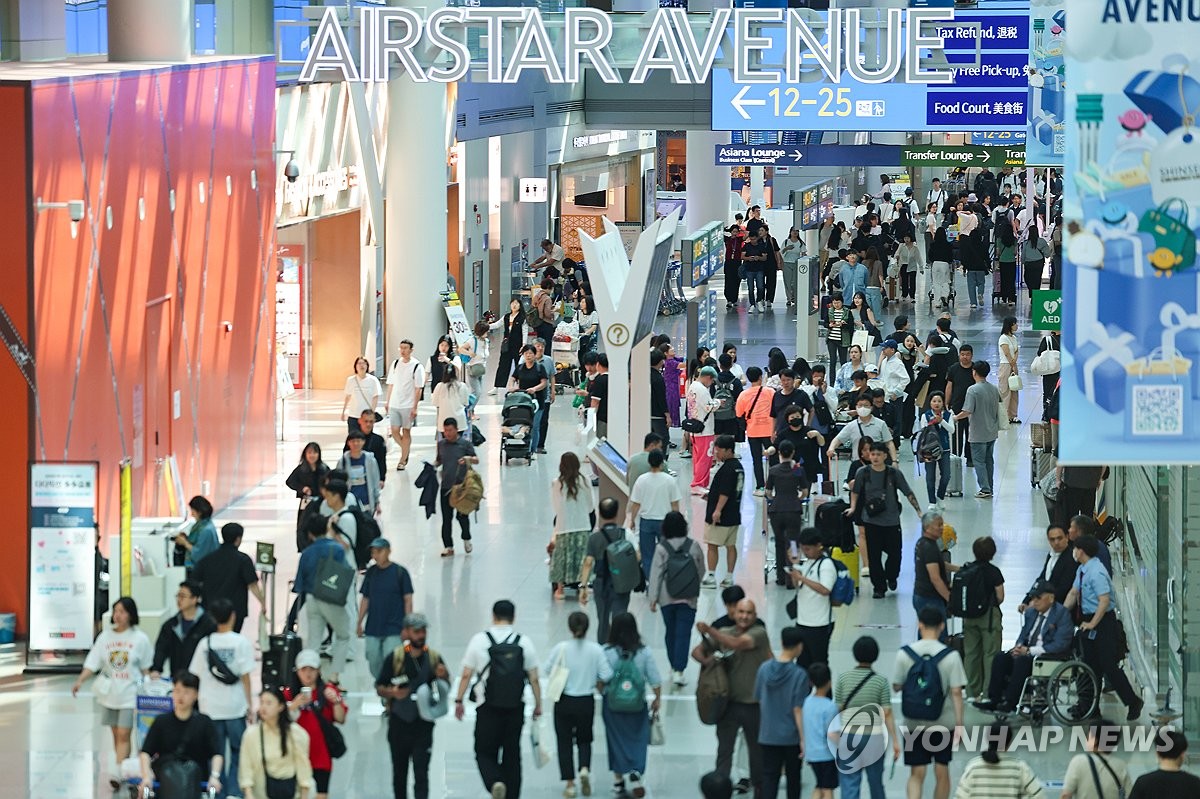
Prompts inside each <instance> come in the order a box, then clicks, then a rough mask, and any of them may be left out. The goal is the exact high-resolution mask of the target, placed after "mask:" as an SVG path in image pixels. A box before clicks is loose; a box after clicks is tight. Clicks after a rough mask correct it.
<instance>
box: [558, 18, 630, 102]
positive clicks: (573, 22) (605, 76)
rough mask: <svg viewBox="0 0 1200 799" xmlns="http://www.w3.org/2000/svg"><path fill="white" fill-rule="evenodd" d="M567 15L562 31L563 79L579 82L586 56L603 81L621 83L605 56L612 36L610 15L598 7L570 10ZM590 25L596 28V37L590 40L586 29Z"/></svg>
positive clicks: (619, 77) (568, 81) (569, 81)
mask: <svg viewBox="0 0 1200 799" xmlns="http://www.w3.org/2000/svg"><path fill="white" fill-rule="evenodd" d="M564 13H565V14H566V26H565V29H564V31H563V50H564V53H565V58H564V59H563V68H564V70H565V73H564V75H563V79H564V80H565V81H566V82H567V83H578V82H579V72H580V69H579V67H580V62H581V61H582V60H583V57H584V56H586V57H587V59H588V61H591V62H592V67H593V68H595V70H596V74H598V75H599V76H600V80H602V81H604V82H605V83H620V82H621V76H620V75H618V74H617V71H616V70H615V69H613V67H612V64H610V63H609V62H608V58H607V57H606V56H605V55H604V50H605V48H607V47H608V43H609V42H610V41H612V35H613V27H612V20H611V19H609V16H608V14H605V13H604V12H603V11H601V10H599V9H596V8H568V9H566V11H565V12H564ZM587 25H591V26H593V27H594V28H595V35H594V36H592V37H590V38H584V27H585V26H587Z"/></svg>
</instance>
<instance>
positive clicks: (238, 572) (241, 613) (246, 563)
mask: <svg viewBox="0 0 1200 799" xmlns="http://www.w3.org/2000/svg"><path fill="white" fill-rule="evenodd" d="M244 533H245V530H244V529H243V528H242V526H241V525H240V524H238V523H237V522H230V523H228V524H226V525H223V526H222V527H221V542H222V543H221V546H219V547H217V551H216V552H214V553H212V554H211V555H209V556H207V557H206V558H204V559H203V560H201V561H200V562H199V563H197V564H196V568H195V569H193V570H192V579H193V580H195V581H196V582H198V583H200V586H201V590H202V593H203V596H204V599H205V601H207V602H212V601H213V600H214V599H228V600H229V601H230V602H231V603H233V609H234V611H235V612H236V613H237V622H236V623H235V624H234V625H233V630H234V632H239V633H240V632H241V631H242V625H243V624H244V623H245V622H246V615H247V614H248V613H249V612H250V602H249V599H248V597H247V596H246V594H247V592H249V593H251V594H254V598H255V599H257V600H258V604H259V605H262V606H264V607H265V604H264V603H265V599H264V596H263V590H262V585H261V584H260V583H259V582H258V572H257V571H255V569H254V560H253V559H252V558H251V557H250V556H249V555H247V554H246V553H245V552H242V551H241V550H240V549H239V547H241V545H242V536H243V535H244Z"/></svg>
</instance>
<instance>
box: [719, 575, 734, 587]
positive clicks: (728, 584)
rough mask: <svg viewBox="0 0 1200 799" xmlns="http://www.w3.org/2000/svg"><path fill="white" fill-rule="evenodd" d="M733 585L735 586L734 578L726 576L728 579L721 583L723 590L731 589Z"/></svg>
mask: <svg viewBox="0 0 1200 799" xmlns="http://www.w3.org/2000/svg"><path fill="white" fill-rule="evenodd" d="M731 585H733V578H732V577H729V576H726V577H725V579H724V580H722V581H721V587H722V588H728V587H729V586H731Z"/></svg>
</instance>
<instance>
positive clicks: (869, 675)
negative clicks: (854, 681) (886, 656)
mask: <svg viewBox="0 0 1200 799" xmlns="http://www.w3.org/2000/svg"><path fill="white" fill-rule="evenodd" d="M874 676H875V671H874V669H868V670H867V676H865V677H863V678H862V680H861V681H860V682H859V684H858V685H856V686H854V690H853V691H851V692H850V695H849V696H848V697H846V699H845V700H844V701H843V702H842V712H843V713H844V712H846V708H847V707H849V706H850V703H851V702H853V701H854V697H856V696H858V692H859V691H861V690H862V687H863V686H864V685H866V684H867V682H868V681H869V680H870V679H871V678H872V677H874Z"/></svg>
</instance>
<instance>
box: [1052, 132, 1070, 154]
mask: <svg viewBox="0 0 1200 799" xmlns="http://www.w3.org/2000/svg"><path fill="white" fill-rule="evenodd" d="M1066 151H1067V134H1066V133H1055V134H1054V154H1055V155H1062V154H1063V153H1065V152H1066Z"/></svg>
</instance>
